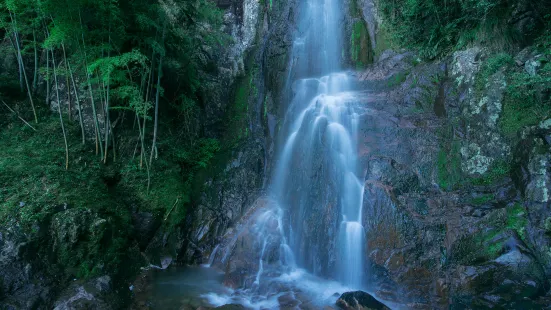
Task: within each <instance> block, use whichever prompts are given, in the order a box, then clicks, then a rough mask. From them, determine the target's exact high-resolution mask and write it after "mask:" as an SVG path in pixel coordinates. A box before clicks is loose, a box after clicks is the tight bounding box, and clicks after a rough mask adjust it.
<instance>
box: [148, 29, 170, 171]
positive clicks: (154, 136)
mask: <svg viewBox="0 0 551 310" xmlns="http://www.w3.org/2000/svg"><path fill="white" fill-rule="evenodd" d="M165 31H166V22H165V24H164V26H163V39H162V44H163V45H164V41H165ZM162 70H163V53H161V54H160V55H159V68H158V70H157V94H156V95H155V124H154V125H153V126H154V127H153V143H152V145H151V154H150V156H149V166H151V164H152V163H153V153H155V148H156V147H157V131H158V127H159V97H160V95H161V76H162Z"/></svg>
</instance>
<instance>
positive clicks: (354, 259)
mask: <svg viewBox="0 0 551 310" xmlns="http://www.w3.org/2000/svg"><path fill="white" fill-rule="evenodd" d="M342 12H343V8H342V3H341V2H340V1H339V0H309V1H307V3H306V4H305V6H304V7H303V11H302V21H303V23H302V24H301V28H300V30H299V35H298V37H297V38H296V40H295V44H294V50H293V56H294V57H293V59H294V62H293V64H292V66H293V70H294V76H297V77H301V78H299V79H297V80H296V81H295V82H294V83H293V87H292V90H293V95H294V96H293V99H292V101H291V103H290V105H289V107H288V111H287V114H286V118H285V120H284V126H283V128H282V135H283V137H284V138H283V139H282V141H284V142H283V143H282V145H281V146H280V150H281V151H280V155H279V157H278V162H277V164H276V167H275V170H274V174H273V180H272V187H271V193H272V196H273V198H274V199H275V200H276V201H278V205H279V206H280V207H281V208H283V211H284V212H282V213H284V214H285V215H286V221H285V225H288V227H286V232H285V234H286V235H287V240H289V243H290V246H291V249H292V250H293V253H295V256H296V261H297V262H298V266H299V267H302V268H306V269H307V270H308V271H310V272H312V273H314V274H316V275H319V276H323V277H330V278H334V279H337V280H339V281H340V282H341V283H343V284H344V285H347V286H351V287H357V288H359V287H362V285H363V278H364V276H363V264H362V261H363V252H364V244H365V241H364V229H363V227H362V225H361V218H362V201H363V183H362V182H361V181H360V179H359V178H358V175H359V173H360V171H358V165H357V161H358V156H357V153H358V152H357V149H358V139H357V131H358V122H359V115H358V113H357V112H356V111H355V108H354V104H353V102H354V97H353V92H352V91H353V86H354V85H353V82H352V81H351V78H350V77H349V76H348V75H347V74H346V73H342V72H341V62H342V59H341V58H342V56H341V55H342V48H343V45H342V34H343V29H342V28H341V26H340V25H341V24H342V23H341V19H342V18H343V16H342ZM301 34H302V35H301ZM331 208H337V210H336V212H333V213H337V214H338V217H337V218H335V219H334V223H329V225H328V226H327V227H315V228H312V227H304V226H312V225H316V224H317V225H323V224H322V222H319V221H318V222H317V223H316V220H315V218H317V217H319V216H320V215H321V214H326V213H327V212H328V211H330V210H329V209H331ZM316 213H318V214H316ZM320 213H321V214H320ZM331 224H334V225H331ZM313 234H318V235H320V234H321V238H320V236H317V237H316V236H314V235H313ZM325 251H334V252H336V253H334V254H336V255H327V253H324V252H325ZM332 256H336V257H337V259H336V262H334V260H333V259H332V258H331V257H332Z"/></svg>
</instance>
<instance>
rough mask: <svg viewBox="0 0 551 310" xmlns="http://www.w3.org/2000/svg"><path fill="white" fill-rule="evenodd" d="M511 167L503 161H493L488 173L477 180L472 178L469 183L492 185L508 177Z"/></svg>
mask: <svg viewBox="0 0 551 310" xmlns="http://www.w3.org/2000/svg"><path fill="white" fill-rule="evenodd" d="M510 170H511V166H510V164H509V163H508V162H506V161H504V160H501V161H500V160H496V161H494V162H493V163H492V164H491V166H490V168H489V169H488V171H486V173H484V174H483V175H482V176H480V177H478V178H473V179H471V180H470V182H471V183H472V184H474V185H492V184H495V183H496V182H498V181H500V180H502V179H503V178H505V177H507V176H508V175H509V172H510Z"/></svg>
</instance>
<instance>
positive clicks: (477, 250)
mask: <svg viewBox="0 0 551 310" xmlns="http://www.w3.org/2000/svg"><path fill="white" fill-rule="evenodd" d="M527 225H528V220H527V217H526V211H525V209H524V207H523V206H522V205H521V204H520V203H515V204H514V205H511V206H508V207H507V208H506V210H505V211H504V212H501V211H498V212H495V213H494V214H492V215H490V216H489V217H488V218H487V219H485V220H484V222H483V223H482V224H481V226H480V229H479V230H478V231H477V232H476V233H474V234H469V235H466V236H464V237H463V238H461V239H460V240H458V241H457V242H456V243H455V245H454V248H453V249H452V252H453V255H452V260H451V262H456V263H459V264H463V265H477V264H480V263H485V262H488V261H490V260H493V259H495V258H497V257H499V255H501V254H502V251H503V248H504V244H505V242H507V238H497V237H498V236H499V235H500V234H503V236H506V235H505V234H504V233H506V232H507V231H515V232H516V233H517V234H518V235H519V236H520V238H521V239H525V238H526V226H527Z"/></svg>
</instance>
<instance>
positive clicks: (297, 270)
mask: <svg viewBox="0 0 551 310" xmlns="http://www.w3.org/2000/svg"><path fill="white" fill-rule="evenodd" d="M300 12H301V13H300V16H301V23H300V25H299V29H298V31H297V34H300V35H298V36H297V37H296V38H295V42H294V45H293V48H292V57H291V62H290V63H289V67H290V68H291V69H290V74H289V81H288V85H289V86H290V88H291V90H292V93H293V96H292V97H293V99H292V100H291V102H290V103H288V107H287V113H286V116H285V118H284V120H283V124H282V126H281V131H280V135H281V139H280V142H279V146H278V149H279V155H278V156H277V158H276V159H277V162H276V164H275V166H274V169H273V176H272V179H271V184H270V185H269V193H270V198H271V203H270V204H269V206H267V207H265V208H263V209H262V210H260V211H259V212H258V214H257V215H255V216H254V217H253V219H252V222H251V223H249V225H250V226H251V227H252V228H251V229H252V230H253V232H254V235H255V236H256V237H255V238H256V239H257V240H256V241H255V242H256V243H257V244H258V246H257V248H258V251H259V255H258V256H259V261H258V270H256V272H255V274H252V275H249V276H250V277H251V278H252V279H253V280H251V281H250V282H252V284H250V285H248V286H247V287H243V288H239V289H237V290H230V289H228V288H224V287H223V286H222V285H221V281H222V280H221V278H217V279H218V280H219V282H218V284H217V285H214V286H213V283H210V282H209V283H210V284H208V286H205V287H204V288H202V289H201V290H200V291H195V295H196V296H199V297H200V298H202V300H203V302H205V303H206V304H208V305H210V306H221V305H224V304H232V303H234V304H235V303H238V304H242V305H244V306H246V307H248V308H252V309H278V308H279V305H280V303H279V302H278V299H279V298H281V297H282V296H292V297H293V298H295V297H296V298H297V300H300V302H301V303H305V302H307V303H308V304H309V305H310V308H314V309H316V308H322V307H323V306H325V305H334V303H335V301H336V300H337V298H338V296H339V294H342V293H344V292H346V291H351V290H357V289H365V287H366V283H365V281H366V273H365V270H366V268H364V267H365V266H364V264H363V261H364V257H365V255H366V254H365V243H366V242H365V231H364V228H363V226H362V205H363V193H364V185H363V181H362V180H363V177H364V176H363V175H362V171H361V170H360V169H361V167H359V165H358V125H359V119H360V114H361V107H360V106H359V105H358V104H356V102H358V100H356V99H355V96H356V95H357V94H356V93H355V92H354V79H353V78H352V77H351V75H349V74H348V73H346V72H342V69H341V66H340V63H341V61H342V59H341V53H342V48H343V44H342V34H343V29H342V28H341V25H340V24H341V23H340V21H341V20H342V18H343V16H342V12H343V8H342V3H341V0H308V1H305V2H303V3H301V8H300ZM292 80H294V81H292ZM327 210H332V211H331V212H329V211H327ZM322 213H323V214H329V215H324V217H323V218H324V220H323V221H325V222H324V224H322V223H317V222H319V220H318V219H321V218H322V216H321V214H322ZM274 223H277V224H274ZM274 225H276V229H275V232H274V227H273V226H274ZM305 226H308V227H305ZM312 226H315V227H314V228H312ZM235 239H237V234H236V237H235ZM233 242H235V240H234V241H233ZM274 243H277V246H278V247H279V262H278V263H277V264H273V263H272V264H269V265H268V264H267V263H266V262H267V258H266V257H265V256H266V253H265V252H266V249H267V247H272V246H273V244H274ZM223 251H224V250H223V249H219V248H218V247H217V248H216V250H215V251H213V255H212V256H211V258H210V260H209V264H212V263H213V261H214V259H215V257H216V258H217V259H220V260H221V261H222V262H223V263H224V262H226V260H228V259H231V257H229V256H230V251H231V248H228V249H226V250H225V251H226V252H225V253H221V252H223ZM329 252H331V253H329ZM329 254H330V255H329ZM203 268H204V269H210V268H206V267H205V266H204V267H203ZM203 272H206V271H203ZM182 276H183V275H182ZM207 278H208V277H207ZM209 279H210V278H209ZM160 283H163V282H160ZM198 283H199V282H198ZM207 287H210V288H211V289H210V290H209V289H206V288H207ZM186 295H189V294H187V293H186Z"/></svg>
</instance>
